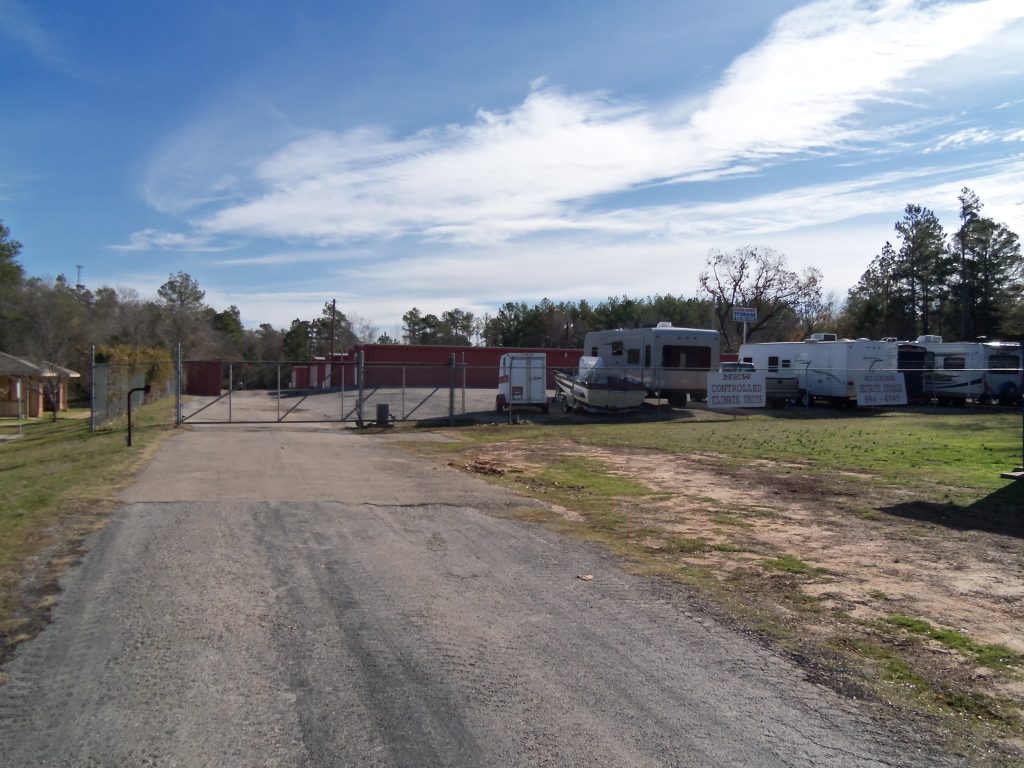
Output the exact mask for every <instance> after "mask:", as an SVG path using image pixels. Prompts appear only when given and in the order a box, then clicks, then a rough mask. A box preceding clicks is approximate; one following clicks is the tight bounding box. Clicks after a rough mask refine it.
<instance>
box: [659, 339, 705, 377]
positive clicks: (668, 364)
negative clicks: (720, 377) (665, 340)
mask: <svg viewBox="0 0 1024 768" xmlns="http://www.w3.org/2000/svg"><path fill="white" fill-rule="evenodd" d="M661 367H662V368H689V369H690V370H695V369H696V370H703V371H708V370H710V369H711V347H677V346H674V345H668V344H666V345H665V346H664V347H662V348H661Z"/></svg>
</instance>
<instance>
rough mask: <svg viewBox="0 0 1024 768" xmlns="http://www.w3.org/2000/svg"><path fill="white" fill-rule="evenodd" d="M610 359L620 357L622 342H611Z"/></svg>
mask: <svg viewBox="0 0 1024 768" xmlns="http://www.w3.org/2000/svg"><path fill="white" fill-rule="evenodd" d="M612 357H622V342H621V341H613V342H612Z"/></svg>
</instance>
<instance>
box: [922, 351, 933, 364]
mask: <svg viewBox="0 0 1024 768" xmlns="http://www.w3.org/2000/svg"><path fill="white" fill-rule="evenodd" d="M924 367H925V368H934V367H935V353H934V352H925V353H924Z"/></svg>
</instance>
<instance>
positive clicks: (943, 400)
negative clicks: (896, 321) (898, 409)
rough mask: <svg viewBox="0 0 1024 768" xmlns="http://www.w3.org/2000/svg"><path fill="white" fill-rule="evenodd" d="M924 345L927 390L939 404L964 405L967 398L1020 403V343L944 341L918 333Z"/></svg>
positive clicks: (1001, 402)
mask: <svg viewBox="0 0 1024 768" xmlns="http://www.w3.org/2000/svg"><path fill="white" fill-rule="evenodd" d="M917 344H918V345H919V346H922V347H924V348H925V350H926V353H925V371H924V382H923V384H924V392H925V394H927V395H928V396H929V397H934V398H935V399H936V401H937V402H938V403H939V404H940V405H963V404H964V403H966V402H967V401H968V400H975V401H977V402H980V403H989V402H992V401H995V402H998V403H1000V404H1003V405H1012V404H1016V403H1018V402H1020V397H1021V380H1020V378H1021V355H1020V345H1019V344H1014V343H1012V342H1005V341H993V342H977V341H943V339H942V337H941V336H932V335H929V336H919V337H918V339H917Z"/></svg>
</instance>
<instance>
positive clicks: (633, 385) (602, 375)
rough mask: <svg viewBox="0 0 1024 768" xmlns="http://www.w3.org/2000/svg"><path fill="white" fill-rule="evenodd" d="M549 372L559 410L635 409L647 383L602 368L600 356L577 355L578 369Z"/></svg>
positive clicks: (610, 411) (640, 400)
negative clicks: (578, 357)
mask: <svg viewBox="0 0 1024 768" xmlns="http://www.w3.org/2000/svg"><path fill="white" fill-rule="evenodd" d="M551 375H552V376H553V377H554V380H555V387H556V389H557V394H556V395H555V397H556V398H557V399H558V401H559V403H560V404H561V407H562V412H563V413H570V412H571V411H587V412H591V413H619V412H622V411H630V410H633V409H634V408H639V407H640V405H641V403H643V401H644V398H645V397H647V385H646V384H644V383H643V382H642V381H638V380H636V379H633V378H630V377H629V376H626V375H625V372H624V371H622V370H618V369H615V368H606V367H605V366H604V361H603V360H602V359H601V358H600V357H581V358H580V365H579V370H578V371H570V370H562V369H554V370H552V372H551Z"/></svg>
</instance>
